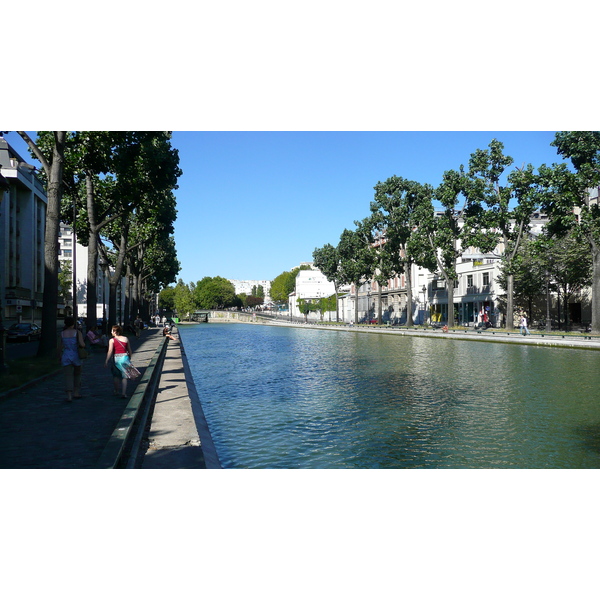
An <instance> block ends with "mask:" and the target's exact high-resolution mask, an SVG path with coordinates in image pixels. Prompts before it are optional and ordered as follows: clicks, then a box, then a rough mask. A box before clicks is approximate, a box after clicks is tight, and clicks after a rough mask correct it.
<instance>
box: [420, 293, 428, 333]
mask: <svg viewBox="0 0 600 600" xmlns="http://www.w3.org/2000/svg"><path fill="white" fill-rule="evenodd" d="M421 291H422V292H423V315H422V317H421V325H424V324H425V311H426V310H427V296H426V294H427V286H426V285H423V287H422V289H421Z"/></svg>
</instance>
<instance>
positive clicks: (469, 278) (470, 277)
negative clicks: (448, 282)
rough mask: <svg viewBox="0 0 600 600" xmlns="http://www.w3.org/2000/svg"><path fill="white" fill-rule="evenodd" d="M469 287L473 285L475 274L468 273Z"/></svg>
mask: <svg viewBox="0 0 600 600" xmlns="http://www.w3.org/2000/svg"><path fill="white" fill-rule="evenodd" d="M467 287H473V275H467Z"/></svg>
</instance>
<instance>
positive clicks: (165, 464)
mask: <svg viewBox="0 0 600 600" xmlns="http://www.w3.org/2000/svg"><path fill="white" fill-rule="evenodd" d="M146 437H147V444H148V447H147V450H146V452H145V454H144V457H143V459H142V463H141V468H142V469H203V468H206V469H220V468H221V464H220V461H219V458H218V455H217V452H216V449H215V446H214V443H213V440H212V436H211V434H210V430H209V428H208V424H207V422H206V418H205V416H204V412H203V410H202V405H201V403H200V400H199V397H198V393H197V391H196V386H195V385H194V379H193V377H192V374H191V370H190V367H189V363H188V360H187V356H186V353H185V348H184V346H183V341H182V339H181V335H180V334H179V332H178V331H177V341H172V340H169V342H168V346H167V353H166V356H165V361H164V363H163V366H162V372H161V376H160V381H159V383H158V393H157V395H156V399H155V401H154V407H153V411H152V417H151V423H150V427H149V429H148V431H147V434H146Z"/></svg>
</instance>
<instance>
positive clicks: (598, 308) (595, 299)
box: [592, 241, 600, 335]
mask: <svg viewBox="0 0 600 600" xmlns="http://www.w3.org/2000/svg"><path fill="white" fill-rule="evenodd" d="M592 333H594V334H596V335H600V246H599V245H598V244H596V243H595V242H593V241H592Z"/></svg>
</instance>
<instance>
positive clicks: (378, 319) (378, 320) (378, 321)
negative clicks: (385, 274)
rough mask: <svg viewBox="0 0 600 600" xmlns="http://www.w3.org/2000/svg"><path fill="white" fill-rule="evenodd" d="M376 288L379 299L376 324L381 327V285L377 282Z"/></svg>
mask: <svg viewBox="0 0 600 600" xmlns="http://www.w3.org/2000/svg"><path fill="white" fill-rule="evenodd" d="M377 287H378V288H379V293H378V294H377V296H378V299H379V315H378V316H377V324H378V325H381V323H382V320H383V319H382V314H381V304H382V301H381V294H382V292H381V284H380V283H379V282H378V283H377Z"/></svg>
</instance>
